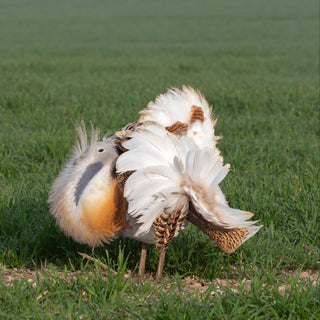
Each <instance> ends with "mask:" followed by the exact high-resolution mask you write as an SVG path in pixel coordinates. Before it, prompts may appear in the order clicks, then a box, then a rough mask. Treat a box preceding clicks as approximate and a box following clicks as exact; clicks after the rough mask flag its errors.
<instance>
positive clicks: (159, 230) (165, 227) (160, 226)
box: [153, 209, 184, 249]
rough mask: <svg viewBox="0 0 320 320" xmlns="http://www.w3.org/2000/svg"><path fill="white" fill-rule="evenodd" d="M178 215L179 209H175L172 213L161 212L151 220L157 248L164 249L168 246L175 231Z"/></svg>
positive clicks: (179, 213)
mask: <svg viewBox="0 0 320 320" xmlns="http://www.w3.org/2000/svg"><path fill="white" fill-rule="evenodd" d="M182 215H184V214H182ZM180 216H181V209H178V210H176V211H175V212H174V213H173V214H168V213H166V212H162V214H161V215H160V216H159V217H158V218H157V219H156V220H155V221H154V222H153V227H154V229H155V233H154V237H155V239H156V240H157V243H156V246H157V247H158V248H160V249H166V248H167V247H168V245H169V244H170V242H171V241H172V239H173V237H174V234H175V232H176V228H177V225H178V221H179V218H180Z"/></svg>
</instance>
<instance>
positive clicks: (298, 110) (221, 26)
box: [0, 0, 320, 319]
mask: <svg viewBox="0 0 320 320" xmlns="http://www.w3.org/2000/svg"><path fill="white" fill-rule="evenodd" d="M318 12H319V3H318V2H316V1H311V0H310V1H297V0H293V1H290V2H289V1H284V0H280V1H275V0H271V1H262V0H258V1H253V0H244V1H235V0H231V1H216V0H200V1H190V0H184V1H182V0H171V1H166V0H164V1H158V2H155V1H145V0H128V1H117V2H116V1H110V0H106V1H98V0H94V1H91V2H89V1H84V0H78V1H75V0H70V1H67V2H66V1H61V0H58V1H43V0H41V1H40V0H30V1H25V0H19V1H18V0H10V1H9V0H6V1H4V0H3V1H1V3H0V39H1V41H0V151H1V153H0V275H2V277H3V279H4V275H5V274H8V272H9V273H10V272H11V273H10V274H12V277H13V278H15V275H16V274H17V273H19V272H22V274H23V272H24V271H23V270H30V269H31V270H37V271H39V273H38V274H37V275H36V276H35V278H34V281H33V282H30V281H28V279H27V277H23V278H22V279H20V278H16V280H14V281H12V282H11V285H9V284H8V283H7V282H5V281H2V282H0V318H1V319H6V318H9V319H17V318H18V317H20V318H21V319H43V318H46V319H104V318H105V319H109V318H115V319H126V318H129V319H320V316H319V314H320V285H319V270H320V215H319V213H320V203H319V202H320V190H319V189H320V187H319V165H320V151H319V150H320V143H319V135H320V122H319V91H318V90H319V74H318V70H319V60H318V59H319V58H318V48H319V40H318V39H319V31H318V30H319V18H318ZM183 84H188V85H191V86H193V87H195V88H199V89H200V91H201V92H203V94H204V95H205V96H206V98H207V100H208V101H209V103H210V104H212V105H213V112H214V116H219V121H218V123H217V126H216V133H217V135H222V136H223V139H222V140H221V141H220V143H219V148H220V149H221V153H222V155H223V156H224V159H225V161H226V162H228V163H230V164H231V168H232V170H231V172H230V173H229V174H228V176H227V177H226V179H225V181H224V182H223V184H222V189H223V191H224V192H225V194H226V196H227V199H228V201H229V202H230V205H231V206H232V207H235V208H240V209H246V210H249V211H252V212H254V213H255V217H257V218H258V219H260V220H261V222H262V224H263V225H264V227H263V228H262V229H261V230H260V231H259V233H258V234H257V235H256V236H255V237H254V238H252V239H250V240H249V241H247V242H246V243H245V244H244V245H243V246H242V247H240V249H239V250H237V251H236V252H235V253H233V254H231V255H226V254H224V253H222V252H221V251H220V250H219V249H218V248H217V246H216V245H215V244H214V243H213V242H212V240H211V239H209V238H208V237H207V236H205V235H204V234H202V233H201V232H200V231H198V230H197V229H196V228H193V227H188V228H187V230H185V231H184V232H183V233H181V235H180V236H179V237H178V238H176V239H175V240H174V241H173V243H172V245H171V246H170V247H169V250H168V253H167V257H166V263H165V269H164V272H165V276H166V280H165V281H164V283H163V284H157V283H154V282H152V281H146V283H145V284H144V285H141V284H139V283H138V284H137V283H135V281H134V278H131V277H130V276H129V278H128V277H127V276H126V275H125V273H126V272H127V271H128V270H132V271H135V270H136V268H137V264H138V262H139V254H140V251H139V250H140V244H139V243H137V242H135V241H132V240H128V239H118V240H116V241H114V242H113V243H111V244H110V245H107V246H106V247H104V248H100V249H95V251H94V252H92V250H91V249H90V248H89V247H87V246H82V245H78V244H76V243H75V242H73V241H72V240H71V239H69V238H66V237H65V236H64V234H63V233H62V232H60V231H59V230H58V228H57V227H56V226H55V221H54V220H53V218H52V217H51V216H50V215H49V210H48V205H47V197H48V190H49V188H50V185H51V183H52V182H53V180H54V179H55V177H56V176H57V174H58V172H59V171H60V169H61V167H62V166H63V164H64V162H65V160H66V157H67V155H68V153H69V152H70V150H71V146H72V144H73V142H74V141H75V138H76V132H75V130H74V128H75V125H76V124H77V123H78V122H79V121H80V120H81V119H84V120H85V122H86V123H87V125H89V124H90V122H92V124H93V125H94V126H98V127H100V128H101V131H102V133H103V134H104V133H105V132H107V131H110V132H112V131H115V130H117V129H119V128H120V127H121V126H122V125H124V124H126V123H128V122H132V121H135V120H137V119H138V111H139V110H141V109H142V108H144V107H145V106H146V105H147V103H148V102H149V101H150V100H153V99H155V97H156V96H157V95H159V94H160V93H164V92H165V91H166V90H167V88H169V87H181V85H183ZM106 250H107V251H106ZM77 252H83V253H87V254H89V255H92V256H94V257H95V258H96V259H98V260H99V261H102V262H103V263H105V264H107V265H108V266H109V267H111V268H113V269H115V270H118V271H119V272H118V275H117V276H115V277H113V276H111V275H110V273H109V275H108V276H105V273H104V272H100V271H99V270H100V269H99V268H100V267H99V264H98V263H91V262H89V261H87V260H85V259H82V258H81V256H80V255H78V253H77ZM119 256H120V258H118V257H119ZM147 259H148V260H147V270H148V272H151V273H154V272H155V270H156V266H157V261H158V252H157V251H156V250H154V248H152V247H150V248H149V251H148V257H147ZM21 270H22V271H21ZM302 272H303V273H308V274H313V275H316V276H317V275H318V276H317V277H318V282H317V281H313V282H312V281H311V280H308V278H301V277H299V274H301V273H302ZM40 273H41V274H40ZM191 276H196V277H197V278H199V279H202V280H201V281H205V283H206V284H207V283H209V286H208V287H206V286H204V287H205V288H206V290H205V291H204V292H202V291H201V290H200V289H201V286H200V287H199V288H200V289H199V290H198V292H195V291H194V290H188V288H187V287H186V284H185V278H186V277H191ZM68 279H69V280H68ZM216 279H224V280H228V281H227V285H226V286H224V287H223V288H222V289H221V288H220V289H219V290H220V291H219V290H218V289H217V282H216ZM201 281H200V280H199V283H200V282H201ZM229 281H230V283H231V282H232V283H236V284H237V285H233V286H231V284H230V283H229ZM210 283H212V284H211V285H210ZM245 283H247V285H245ZM280 287H281V288H285V290H282V291H281V290H280ZM196 291H197V290H196ZM280 291H281V292H280Z"/></svg>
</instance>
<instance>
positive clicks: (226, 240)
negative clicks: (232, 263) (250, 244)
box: [187, 211, 248, 253]
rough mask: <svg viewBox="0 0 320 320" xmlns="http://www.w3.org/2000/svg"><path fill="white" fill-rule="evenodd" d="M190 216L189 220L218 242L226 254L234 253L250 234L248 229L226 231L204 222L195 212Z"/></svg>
mask: <svg viewBox="0 0 320 320" xmlns="http://www.w3.org/2000/svg"><path fill="white" fill-rule="evenodd" d="M191 212H192V213H190V214H188V216H187V220H188V221H190V222H191V223H192V224H194V225H195V226H196V227H198V228H199V229H200V230H201V231H203V232H204V233H205V234H207V235H208V236H209V237H210V238H211V239H212V240H214V241H215V242H216V244H217V245H218V246H219V248H220V249H221V250H222V251H224V252H225V253H232V252H234V251H235V250H236V249H237V248H238V247H239V246H240V245H241V244H242V242H243V239H244V237H245V236H246V235H247V234H248V231H247V230H246V229H240V228H237V229H225V228H222V227H218V226H216V225H214V224H212V223H210V222H208V221H205V220H203V218H202V217H201V216H199V215H198V214H197V213H196V212H195V211H191Z"/></svg>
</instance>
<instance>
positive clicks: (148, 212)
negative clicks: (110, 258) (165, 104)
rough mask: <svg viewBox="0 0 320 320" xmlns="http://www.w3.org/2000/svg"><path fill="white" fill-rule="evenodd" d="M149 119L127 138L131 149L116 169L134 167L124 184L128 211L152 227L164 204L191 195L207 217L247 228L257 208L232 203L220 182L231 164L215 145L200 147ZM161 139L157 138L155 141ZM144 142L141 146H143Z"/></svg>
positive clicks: (171, 204)
mask: <svg viewBox="0 0 320 320" xmlns="http://www.w3.org/2000/svg"><path fill="white" fill-rule="evenodd" d="M154 128H155V125H154V124H153V125H145V126H143V125H142V127H141V128H140V129H139V130H136V131H134V132H133V133H132V136H131V140H129V141H127V142H125V143H124V147H125V148H127V149H128V151H127V152H125V153H123V154H122V155H121V156H120V157H119V158H118V161H117V171H118V172H119V173H122V172H125V171H135V172H134V173H133V174H132V175H131V176H130V177H129V178H128V180H127V182H126V185H125V188H124V196H125V197H126V199H127V201H128V204H129V207H128V214H129V215H131V216H132V217H134V218H136V219H137V221H138V223H141V226H140V228H139V230H138V233H145V232H148V231H149V230H150V228H151V226H152V223H153V222H154V221H155V220H156V219H157V218H158V217H159V216H160V215H161V213H162V212H163V211H164V210H167V209H171V210H177V209H178V208H179V207H180V206H186V205H187V203H188V202H189V200H191V201H192V203H193V204H194V207H195V208H196V209H197V211H198V212H199V213H200V214H201V215H202V216H203V218H204V219H205V220H207V221H208V222H212V223H214V224H216V225H217V226H221V227H224V228H227V229H233V228H241V227H244V228H247V227H250V226H251V225H253V224H254V223H255V222H252V221H247V220H248V219H249V218H250V217H251V216H252V214H251V213H247V212H244V211H241V210H237V209H232V208H230V207H229V205H228V203H227V201H226V199H225V197H224V195H223V193H222V191H221V189H220V187H219V183H220V182H221V181H222V180H223V179H224V177H225V176H226V175H227V173H228V170H229V165H228V164H227V165H223V163H222V161H221V158H220V156H219V152H218V151H217V150H215V149H208V148H206V149H199V148H198V146H197V145H196V144H195V143H193V142H191V141H190V140H189V139H188V138H187V137H177V136H175V135H174V134H171V133H169V132H166V130H165V129H164V128H161V127H157V130H154ZM155 141H156V143H155ZM140 142H141V146H140Z"/></svg>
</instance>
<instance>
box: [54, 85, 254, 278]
mask: <svg viewBox="0 0 320 320" xmlns="http://www.w3.org/2000/svg"><path fill="white" fill-rule="evenodd" d="M214 124H215V120H213V119H212V118H211V108H209V105H208V103H207V102H206V100H205V99H204V98H203V97H202V96H201V94H200V93H199V92H197V91H195V90H193V89H191V88H189V87H188V88H187V87H183V90H182V91H180V90H177V89H174V90H169V91H168V92H167V93H166V94H164V95H160V96H159V97H158V98H157V99H156V101H155V102H150V103H149V105H148V107H147V108H146V109H144V110H143V111H142V112H141V117H140V119H139V120H138V122H137V123H134V124H129V125H127V126H126V127H125V128H123V129H122V130H121V131H120V132H117V133H116V134H115V135H114V136H112V137H110V138H108V139H103V140H102V141H98V134H97V131H93V134H92V136H91V141H90V142H88V139H87V135H86V133H85V129H84V127H81V128H80V129H79V137H80V143H78V144H77V145H76V147H75V148H74V151H73V154H72V156H71V159H70V160H69V161H68V163H67V164H66V166H65V168H64V169H63V170H62V171H61V173H60V175H59V176H58V178H57V179H56V181H55V182H54V184H53V186H52V189H51V192H50V196H49V202H50V204H51V213H52V214H53V215H54V216H55V218H56V220H57V223H58V225H59V226H60V227H61V228H62V229H63V230H64V231H65V233H66V234H68V235H70V236H71V237H72V238H73V239H75V240H76V241H78V242H81V243H87V244H89V245H91V246H99V245H102V244H103V243H104V242H108V241H111V240H112V239H114V238H115V237H117V236H125V237H129V238H132V239H136V240H139V241H141V242H143V243H145V244H146V243H147V244H151V243H156V244H157V246H158V247H159V248H160V250H161V254H160V260H159V266H158V271H157V275H158V277H160V276H161V273H162V268H163V262H164V256H165V252H166V249H167V246H168V245H169V243H170V242H171V240H172V238H173V237H174V236H177V235H178V234H179V232H180V231H181V230H183V228H184V227H185V224H186V223H187V222H188V221H189V222H191V223H193V224H194V225H196V226H197V227H198V228H199V229H200V230H202V231H204V232H205V233H206V234H207V235H209V236H210V237H211V238H212V239H213V240H214V241H215V242H216V243H217V244H218V246H219V247H220V248H221V249H222V250H223V251H225V252H227V253H232V252H233V251H234V250H236V249H237V248H238V247H239V246H240V245H241V244H242V243H243V242H244V241H246V240H247V239H249V238H250V237H251V236H253V235H254V234H255V233H256V232H257V231H258V230H259V229H260V226H255V225H254V224H255V221H248V219H249V218H250V217H252V215H253V214H252V213H250V212H244V211H241V210H237V209H232V208H230V207H229V205H228V203H227V201H226V199H225V196H224V194H223V192H222V191H221V189H220V187H219V183H220V182H221V181H222V180H223V179H224V177H225V176H226V175H227V173H228V170H229V165H224V164H223V158H222V156H221V155H220V151H219V150H218V148H217V146H216V142H217V140H218V137H216V136H215V135H214ZM143 250H144V253H143V254H142V256H143V255H145V250H146V246H143ZM142 260H143V259H141V261H140V270H141V271H142V272H143V271H144V262H145V261H142Z"/></svg>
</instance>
